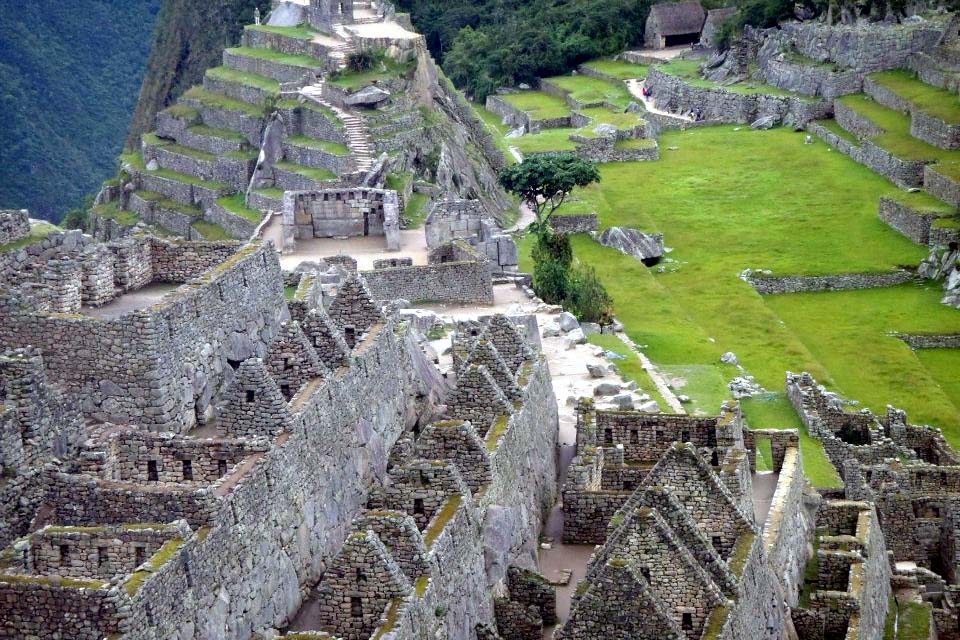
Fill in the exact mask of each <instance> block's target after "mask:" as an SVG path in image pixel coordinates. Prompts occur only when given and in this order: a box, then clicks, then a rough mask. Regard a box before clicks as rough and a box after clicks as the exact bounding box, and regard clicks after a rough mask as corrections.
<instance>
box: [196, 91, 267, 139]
mask: <svg viewBox="0 0 960 640" xmlns="http://www.w3.org/2000/svg"><path fill="white" fill-rule="evenodd" d="M180 104H184V105H186V106H188V107H193V108H194V109H196V110H197V111H198V112H199V113H200V117H201V119H202V120H203V124H205V125H206V126H208V127H213V128H214V129H227V130H229V131H236V132H237V133H239V134H240V135H242V136H243V137H245V138H246V139H247V142H248V143H250V146H251V147H255V148H258V149H259V148H260V143H261V139H260V136H261V134H262V133H263V124H264V122H263V118H262V117H258V116H253V115H250V114H249V113H246V112H244V111H231V110H229V109H223V108H220V107H212V106H206V105H204V104H202V103H201V102H200V101H199V100H191V99H190V98H181V99H180Z"/></svg>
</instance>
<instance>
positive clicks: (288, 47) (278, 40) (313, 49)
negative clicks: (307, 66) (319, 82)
mask: <svg viewBox="0 0 960 640" xmlns="http://www.w3.org/2000/svg"><path fill="white" fill-rule="evenodd" d="M242 42H243V46H245V47H250V48H252V49H273V50H274V51H280V52H282V53H287V54H290V55H295V56H309V57H311V58H318V59H319V60H324V59H326V58H327V55H328V54H329V53H330V48H329V47H327V46H325V45H323V44H321V43H319V42H314V41H313V40H302V39H300V38H293V37H289V36H285V35H282V34H279V33H271V32H270V31H265V30H263V29H257V28H256V27H253V26H251V27H249V28H247V29H244V31H243V38H242Z"/></svg>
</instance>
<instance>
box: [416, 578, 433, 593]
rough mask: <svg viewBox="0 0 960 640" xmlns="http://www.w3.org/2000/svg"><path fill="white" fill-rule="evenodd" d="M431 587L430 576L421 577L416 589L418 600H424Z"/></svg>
mask: <svg viewBox="0 0 960 640" xmlns="http://www.w3.org/2000/svg"><path fill="white" fill-rule="evenodd" d="M429 586H430V576H420V578H419V579H417V584H416V586H415V587H414V592H415V593H416V594H417V597H418V598H422V597H423V595H424V594H425V593H426V592H427V587H429Z"/></svg>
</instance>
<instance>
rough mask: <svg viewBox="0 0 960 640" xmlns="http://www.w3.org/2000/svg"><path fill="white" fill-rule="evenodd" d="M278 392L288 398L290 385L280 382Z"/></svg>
mask: <svg viewBox="0 0 960 640" xmlns="http://www.w3.org/2000/svg"><path fill="white" fill-rule="evenodd" d="M280 393H282V394H283V397H284V398H289V397H290V385H288V384H282V385H280Z"/></svg>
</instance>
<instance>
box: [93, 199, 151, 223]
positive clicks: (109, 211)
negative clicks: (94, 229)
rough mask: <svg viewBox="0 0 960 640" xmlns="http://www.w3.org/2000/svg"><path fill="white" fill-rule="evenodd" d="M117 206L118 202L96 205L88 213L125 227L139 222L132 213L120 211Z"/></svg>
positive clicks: (138, 218)
mask: <svg viewBox="0 0 960 640" xmlns="http://www.w3.org/2000/svg"><path fill="white" fill-rule="evenodd" d="M119 205H120V203H119V201H117V200H114V201H113V202H108V203H106V204H100V205H97V206H95V207H93V208H92V209H91V210H90V211H91V213H95V214H97V215H98V216H100V217H101V218H107V219H109V220H115V221H116V222H117V223H118V224H121V225H123V226H125V227H131V226H133V225H135V224H137V223H138V222H140V216H138V215H137V214H136V213H134V212H133V211H121V210H120V206H119Z"/></svg>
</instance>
